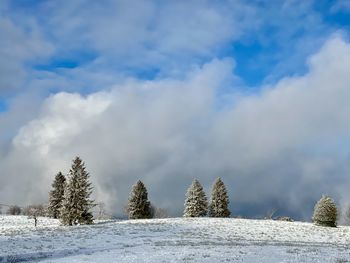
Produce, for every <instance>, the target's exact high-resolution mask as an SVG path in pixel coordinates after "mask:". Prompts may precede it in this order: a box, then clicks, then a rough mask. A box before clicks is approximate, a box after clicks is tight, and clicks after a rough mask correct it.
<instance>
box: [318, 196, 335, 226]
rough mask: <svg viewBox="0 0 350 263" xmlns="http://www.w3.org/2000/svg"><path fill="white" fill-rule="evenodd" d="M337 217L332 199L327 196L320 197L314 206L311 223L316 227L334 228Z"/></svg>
mask: <svg viewBox="0 0 350 263" xmlns="http://www.w3.org/2000/svg"><path fill="white" fill-rule="evenodd" d="M337 217H338V210H337V205H336V204H335V202H334V201H333V199H332V198H330V197H328V196H322V198H321V199H320V200H319V201H318V202H317V203H316V205H315V208H314V214H313V217H312V221H313V222H314V223H315V224H317V225H321V226H331V227H335V226H336V222H337Z"/></svg>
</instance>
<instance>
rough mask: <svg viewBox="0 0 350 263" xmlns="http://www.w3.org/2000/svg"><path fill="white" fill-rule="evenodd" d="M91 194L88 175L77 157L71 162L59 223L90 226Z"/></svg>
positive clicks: (91, 221)
mask: <svg viewBox="0 0 350 263" xmlns="http://www.w3.org/2000/svg"><path fill="white" fill-rule="evenodd" d="M91 193H92V187H91V183H90V182H89V173H88V172H86V170H85V165H84V163H83V162H82V160H81V159H80V158H79V157H76V158H75V159H74V161H73V164H72V168H71V169H70V171H69V174H68V183H67V184H66V188H65V190H64V198H63V203H62V208H61V221H62V223H63V224H64V225H76V224H92V223H93V220H92V218H93V216H92V213H91V212H90V211H89V210H90V209H91V208H92V207H94V206H95V205H94V202H93V200H91V199H90V195H91Z"/></svg>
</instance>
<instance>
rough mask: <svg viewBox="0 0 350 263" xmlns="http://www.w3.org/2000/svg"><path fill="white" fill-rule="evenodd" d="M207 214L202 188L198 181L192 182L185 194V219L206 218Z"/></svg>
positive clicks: (205, 198) (205, 199)
mask: <svg viewBox="0 0 350 263" xmlns="http://www.w3.org/2000/svg"><path fill="white" fill-rule="evenodd" d="M207 212H208V202H207V197H206V196H205V193H204V190H203V187H202V186H201V184H200V183H199V181H198V180H196V179H195V180H193V182H192V184H191V186H190V188H188V190H187V193H186V201H185V210H184V216H185V217H200V216H206V215H207Z"/></svg>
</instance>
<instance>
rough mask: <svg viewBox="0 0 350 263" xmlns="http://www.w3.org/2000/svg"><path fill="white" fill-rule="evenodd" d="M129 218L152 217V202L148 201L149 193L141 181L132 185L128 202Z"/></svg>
mask: <svg viewBox="0 0 350 263" xmlns="http://www.w3.org/2000/svg"><path fill="white" fill-rule="evenodd" d="M127 210H128V214H129V219H143V218H151V203H150V202H149V201H148V193H147V189H146V187H145V185H144V184H143V183H142V182H141V181H137V183H136V184H135V185H134V186H133V187H132V191H131V193H130V197H129V202H128V208H127Z"/></svg>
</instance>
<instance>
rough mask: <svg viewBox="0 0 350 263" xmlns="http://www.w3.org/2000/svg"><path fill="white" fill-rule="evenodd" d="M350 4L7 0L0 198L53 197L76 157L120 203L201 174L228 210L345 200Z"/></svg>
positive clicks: (349, 172)
mask: <svg viewBox="0 0 350 263" xmlns="http://www.w3.org/2000/svg"><path fill="white" fill-rule="evenodd" d="M349 32H350V4H349V1H346V0H344V1H342V0H334V1H326V0H321V1H316V0H315V1H311V0H305V1H296V0H295V1H293V0H286V1H282V0H281V1H277V0H276V1H267V0H266V1H264V0H254V1H243V0H242V1H239V0H236V1H233V0H232V1H229V0H228V1H224V0H223V1H209V0H208V1H205V0H202V1H199V0H198V1H196V0H189V1H188V0H186V1H182V0H180V1H158V0H154V1H151V0H149V1H146V0H142V1H139V0H137V1H136V0H129V1H119V0H115V1H112V0H110V1H109V0H102V1H92V0H90V1H88V0H76V1H40V0H37V1H35V0H12V1H10V0H2V1H1V2H0V36H1V37H0V57H1V60H0V134H1V135H0V167H1V173H0V201H1V202H0V203H7V204H19V205H23V206H24V205H27V204H32V203H45V202H47V199H48V191H49V190H50V187H51V183H52V180H53V178H54V176H55V174H57V172H58V171H62V172H63V173H68V171H69V168H70V165H71V162H72V160H73V158H74V157H75V156H80V157H81V158H82V159H83V160H84V161H85V164H86V168H87V170H88V171H89V172H90V176H91V181H92V182H93V185H94V198H95V200H96V201H97V202H104V203H105V204H106V206H107V207H108V209H109V211H110V213H111V214H114V215H116V216H122V215H123V207H124V206H125V204H126V203H127V198H128V195H129V192H130V189H131V186H132V185H133V184H134V183H135V182H136V181H137V180H139V179H140V180H142V181H143V182H144V183H145V185H146V187H147V188H148V192H149V199H150V201H151V202H152V203H153V204H154V205H155V206H157V207H161V208H164V209H166V210H167V211H168V213H169V215H171V216H180V215H181V214H182V211H183V203H184V199H185V193H186V190H187V188H188V187H189V185H190V184H191V182H192V180H193V179H194V178H197V179H198V180H199V181H200V182H201V183H202V185H203V187H204V189H205V191H206V193H207V195H208V197H210V191H211V186H212V183H213V182H214V180H215V178H216V177H221V178H222V180H223V181H224V182H225V184H226V186H227V189H228V192H229V195H230V209H231V211H232V214H233V215H234V216H238V215H240V216H245V217H261V216H264V215H266V214H267V213H269V211H273V210H275V211H276V215H280V216H292V217H294V218H296V219H303V220H310V218H311V216H312V209H313V206H314V204H315V202H316V201H317V200H318V199H319V198H320V197H321V196H322V194H327V195H330V196H331V197H332V198H334V199H335V201H336V202H337V203H338V204H339V207H340V208H341V209H342V210H345V209H346V208H347V206H348V205H349V204H350V194H349V191H348V186H350V119H349V116H350V103H349V101H350V74H349V72H350V42H349Z"/></svg>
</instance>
